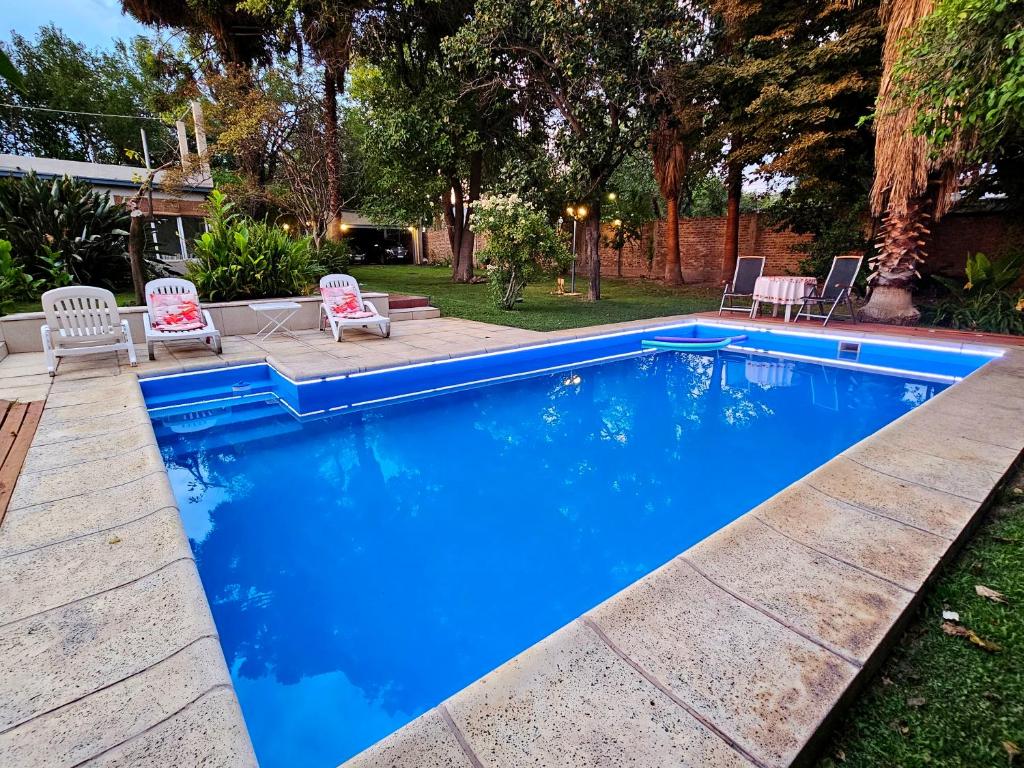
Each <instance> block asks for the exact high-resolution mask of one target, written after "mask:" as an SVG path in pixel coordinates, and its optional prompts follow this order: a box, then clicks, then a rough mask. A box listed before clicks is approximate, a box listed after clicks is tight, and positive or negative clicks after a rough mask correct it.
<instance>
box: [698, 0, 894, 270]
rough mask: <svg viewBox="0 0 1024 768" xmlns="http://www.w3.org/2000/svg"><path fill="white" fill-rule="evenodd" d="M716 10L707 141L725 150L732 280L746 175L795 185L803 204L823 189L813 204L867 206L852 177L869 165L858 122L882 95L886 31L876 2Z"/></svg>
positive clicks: (727, 258)
mask: <svg viewBox="0 0 1024 768" xmlns="http://www.w3.org/2000/svg"><path fill="white" fill-rule="evenodd" d="M713 7H714V8H715V10H716V11H717V13H718V24H719V31H720V34H719V37H717V38H716V41H717V47H716V48H715V49H714V51H713V52H712V53H711V54H710V56H709V58H710V59H711V61H710V62H709V66H708V67H707V68H706V71H705V72H704V73H703V76H704V77H706V78H707V79H708V80H709V81H710V82H711V83H712V85H713V87H714V89H715V91H716V93H717V94H718V95H719V99H718V103H717V104H715V106H714V111H715V116H714V119H713V120H712V125H714V126H715V130H713V131H711V132H710V134H709V135H710V139H709V140H710V141H711V142H713V143H718V144H719V146H727V147H728V151H727V154H726V157H725V165H726V187H727V190H728V193H729V194H728V203H727V219H728V224H729V226H728V227H727V235H726V237H727V239H728V242H727V243H726V246H725V247H724V248H723V251H724V253H723V274H730V273H731V271H732V268H733V266H734V264H735V261H734V259H735V256H736V253H737V250H738V237H737V235H738V223H739V213H740V207H741V196H742V181H743V171H744V169H745V168H756V169H757V170H758V171H759V172H760V173H761V174H762V175H766V176H778V177H783V178H786V179H790V180H795V182H796V185H797V186H799V187H802V188H803V189H802V190H801V194H802V195H803V194H804V193H807V192H809V191H810V190H811V188H812V187H813V188H816V189H817V190H818V191H819V192H820V194H819V195H817V196H816V199H817V200H818V201H827V200H829V199H830V198H834V199H835V200H836V210H839V209H840V208H841V207H843V206H846V204H847V201H848V200H850V199H851V198H855V199H861V198H862V197H863V194H864V189H863V184H864V181H863V176H862V175H857V174H851V173H849V168H851V167H854V166H856V165H857V164H858V163H860V161H861V159H862V158H864V156H865V155H867V156H868V157H870V146H869V138H868V133H867V131H866V130H865V129H863V128H860V127H858V121H859V119H860V117H861V116H862V115H863V114H864V112H865V111H866V109H867V105H869V104H870V103H871V100H872V99H873V97H874V94H875V92H876V88H877V82H878V73H879V66H878V52H879V49H880V42H881V30H880V28H879V26H878V18H877V5H876V4H874V3H872V2H862V3H827V4H822V5H817V6H814V8H813V10H812V11H810V12H809V10H808V6H807V5H806V3H803V2H798V1H797V0H783V1H782V2H774V3H767V2H747V1H746V0H716V1H715V3H714V6H713ZM844 169H845V170H844ZM827 219H828V216H827V215H826V216H823V217H822V220H823V221H824V220H827ZM785 223H789V222H785Z"/></svg>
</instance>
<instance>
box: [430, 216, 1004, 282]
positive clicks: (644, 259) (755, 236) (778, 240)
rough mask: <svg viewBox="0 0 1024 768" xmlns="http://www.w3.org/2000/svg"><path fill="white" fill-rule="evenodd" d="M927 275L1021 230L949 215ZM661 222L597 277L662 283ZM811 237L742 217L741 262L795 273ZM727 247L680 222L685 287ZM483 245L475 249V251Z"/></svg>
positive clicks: (707, 272)
mask: <svg viewBox="0 0 1024 768" xmlns="http://www.w3.org/2000/svg"><path fill="white" fill-rule="evenodd" d="M604 230H605V236H604V237H603V238H602V241H608V240H610V239H611V234H612V232H611V227H610V225H606V226H605V227H604ZM932 230H933V231H932V235H931V242H930V243H929V255H928V263H927V264H926V265H925V270H924V271H926V272H940V273H943V274H948V275H961V274H963V270H964V264H965V263H966V261H967V254H968V253H975V252H977V251H982V252H983V253H986V254H989V255H994V254H999V253H1000V252H1001V251H1003V250H1004V249H1005V248H1007V247H1009V246H1010V245H1011V244H1013V243H1016V244H1017V245H1018V247H1020V246H1021V245H1022V240H1021V237H1022V227H1021V225H1020V224H1017V225H1016V228H1015V224H1014V217H1013V216H1012V215H1011V214H1007V213H999V212H984V213H974V212H962V213H952V214H949V215H948V216H946V217H945V218H944V219H943V220H942V221H941V222H939V223H938V224H937V225H935V226H933V227H932ZM666 234H667V227H666V223H665V222H664V221H656V222H651V223H649V224H647V225H645V226H644V228H643V233H642V236H641V238H640V240H639V241H636V242H631V243H629V244H628V245H627V246H626V247H625V248H623V250H622V267H621V272H620V269H619V263H618V261H619V255H618V253H617V252H616V250H615V249H614V248H612V247H611V246H609V245H607V244H605V243H604V242H603V243H602V247H601V274H602V275H605V276H608V277H615V276H617V275H619V274H621V275H622V276H623V277H634V278H653V279H660V278H661V277H662V276H663V275H664V274H665V240H666ZM426 235H427V260H428V261H430V262H431V263H445V264H450V263H451V258H452V252H451V246H450V245H449V244H448V235H447V233H446V232H445V230H443V229H437V230H429V231H427V233H426ZM577 238H578V248H577V250H578V252H579V253H580V260H579V261H578V262H577V266H578V269H579V271H581V272H585V271H586V270H587V268H588V266H589V262H588V260H587V258H586V255H585V254H584V253H583V231H582V229H581V230H579V231H578V232H577ZM810 239H811V237H810V235H798V234H796V233H794V232H789V231H788V230H783V231H777V230H774V229H771V228H770V227H769V226H767V225H766V224H765V223H764V221H763V219H762V218H761V217H759V216H758V214H756V213H748V214H743V215H741V216H740V242H739V255H740V256H755V255H760V256H764V257H766V259H767V261H766V263H765V268H764V271H765V274H768V275H786V274H796V273H798V272H799V265H800V261H801V259H803V258H804V254H803V253H801V252H799V251H794V250H793V248H794V246H797V245H799V244H800V243H806V242H808V241H810ZM724 242H725V218H724V217H715V218H702V219H683V220H681V221H680V222H679V251H680V255H681V257H682V261H683V279H684V280H685V281H686V282H688V283H718V282H720V281H721V280H722V278H723V276H722V274H721V272H722V247H723V243H724ZM480 247H481V245H480V244H479V243H478V244H477V250H479V248H480Z"/></svg>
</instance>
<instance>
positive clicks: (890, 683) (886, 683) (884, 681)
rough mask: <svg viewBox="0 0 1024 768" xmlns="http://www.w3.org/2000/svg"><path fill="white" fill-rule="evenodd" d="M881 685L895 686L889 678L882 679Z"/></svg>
mask: <svg viewBox="0 0 1024 768" xmlns="http://www.w3.org/2000/svg"><path fill="white" fill-rule="evenodd" d="M882 685H895V683H894V682H893V681H892V678H891V677H883V678H882Z"/></svg>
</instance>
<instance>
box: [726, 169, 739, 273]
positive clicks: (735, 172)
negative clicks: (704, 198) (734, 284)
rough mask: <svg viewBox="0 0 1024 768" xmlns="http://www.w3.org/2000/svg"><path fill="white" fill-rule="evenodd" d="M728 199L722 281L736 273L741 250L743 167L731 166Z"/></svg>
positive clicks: (728, 180)
mask: <svg viewBox="0 0 1024 768" xmlns="http://www.w3.org/2000/svg"><path fill="white" fill-rule="evenodd" d="M725 186H726V192H727V194H728V197H727V199H726V205H725V245H724V248H723V251H722V280H729V279H730V278H731V277H732V275H733V272H735V271H736V259H737V258H739V250H740V198H741V196H742V195H743V166H742V165H740V164H739V163H737V162H732V163H730V164H729V172H728V174H727V175H726V177H725Z"/></svg>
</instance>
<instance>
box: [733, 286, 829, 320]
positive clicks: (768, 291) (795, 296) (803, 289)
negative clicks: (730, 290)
mask: <svg viewBox="0 0 1024 768" xmlns="http://www.w3.org/2000/svg"><path fill="white" fill-rule="evenodd" d="M817 285H818V279H817V278H815V277H803V276H789V275H784V276H775V277H759V278H757V282H755V283H754V303H753V305H752V306H751V307H750V316H751V317H757V310H758V308H759V306H760V304H761V302H768V303H771V304H772V317H777V316H778V314H779V305H780V304H781V305H782V306H784V307H785V308H786V315H785V320H786V322H787V323H788V322H789V313H790V307H792V306H793V305H794V304H803V301H804V298H805V297H807V296H809V295H810V293H811V291H812V290H814V288H815V287H816V286H817Z"/></svg>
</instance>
